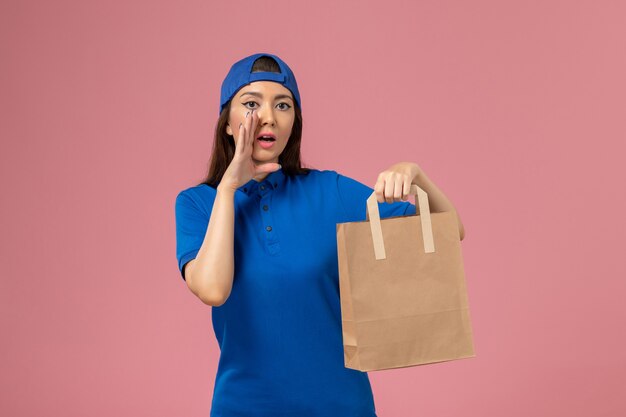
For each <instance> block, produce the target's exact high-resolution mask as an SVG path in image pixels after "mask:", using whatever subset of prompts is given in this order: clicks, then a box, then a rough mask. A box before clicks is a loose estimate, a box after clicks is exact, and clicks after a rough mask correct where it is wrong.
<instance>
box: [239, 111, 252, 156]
mask: <svg viewBox="0 0 626 417" xmlns="http://www.w3.org/2000/svg"><path fill="white" fill-rule="evenodd" d="M249 119H250V112H247V113H246V118H245V120H244V121H243V132H242V134H241V143H242V144H243V145H244V149H243V150H244V151H245V154H248V153H249V149H248V148H249V147H250V146H248V145H249V142H248V131H249V129H248V120H249Z"/></svg>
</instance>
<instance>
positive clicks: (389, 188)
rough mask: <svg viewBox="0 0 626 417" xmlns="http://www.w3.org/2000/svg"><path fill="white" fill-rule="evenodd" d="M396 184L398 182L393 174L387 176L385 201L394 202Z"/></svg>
mask: <svg viewBox="0 0 626 417" xmlns="http://www.w3.org/2000/svg"><path fill="white" fill-rule="evenodd" d="M395 186H396V182H395V181H394V179H393V174H391V175H390V176H389V177H387V178H385V191H384V193H385V201H386V202H387V203H393V189H394V188H395Z"/></svg>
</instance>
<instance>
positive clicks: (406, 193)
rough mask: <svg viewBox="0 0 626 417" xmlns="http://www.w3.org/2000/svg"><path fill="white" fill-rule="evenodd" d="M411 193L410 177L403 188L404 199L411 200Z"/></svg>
mask: <svg viewBox="0 0 626 417" xmlns="http://www.w3.org/2000/svg"><path fill="white" fill-rule="evenodd" d="M410 192H411V178H409V177H408V176H407V177H406V178H405V180H404V186H403V187H402V199H403V200H404V201H407V200H408V199H409V193H410Z"/></svg>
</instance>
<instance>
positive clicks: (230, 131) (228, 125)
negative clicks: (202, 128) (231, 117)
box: [226, 123, 233, 136]
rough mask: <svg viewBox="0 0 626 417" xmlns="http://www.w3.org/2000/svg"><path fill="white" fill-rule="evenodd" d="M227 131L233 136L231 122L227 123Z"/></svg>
mask: <svg viewBox="0 0 626 417" xmlns="http://www.w3.org/2000/svg"><path fill="white" fill-rule="evenodd" d="M226 133H227V134H229V135H230V136H233V129H231V128H230V124H229V123H226Z"/></svg>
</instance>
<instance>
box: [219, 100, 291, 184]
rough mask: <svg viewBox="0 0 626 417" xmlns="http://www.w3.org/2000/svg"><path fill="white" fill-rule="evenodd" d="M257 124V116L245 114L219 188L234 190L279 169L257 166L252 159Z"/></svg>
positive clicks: (262, 165) (272, 165) (267, 165)
mask: <svg viewBox="0 0 626 417" xmlns="http://www.w3.org/2000/svg"><path fill="white" fill-rule="evenodd" d="M258 122H259V116H258V115H257V114H256V112H255V111H254V110H252V112H248V113H246V120H245V122H244V123H241V124H240V125H239V133H238V134H236V135H235V138H234V139H235V154H234V156H233V160H232V161H231V162H230V164H229V165H228V168H226V171H225V172H224V175H223V177H222V181H221V182H220V186H221V185H222V184H224V186H227V187H230V188H231V189H233V190H236V189H237V188H239V187H241V186H242V185H244V184H246V183H248V181H250V180H251V179H252V178H254V177H255V176H257V175H259V174H263V173H270V172H274V171H277V170H279V169H280V164H277V163H274V162H268V163H265V164H260V165H257V164H255V163H254V160H253V159H252V151H253V150H254V141H255V140H256V138H255V132H256V127H257V124H258ZM218 187H219V186H218Z"/></svg>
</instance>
